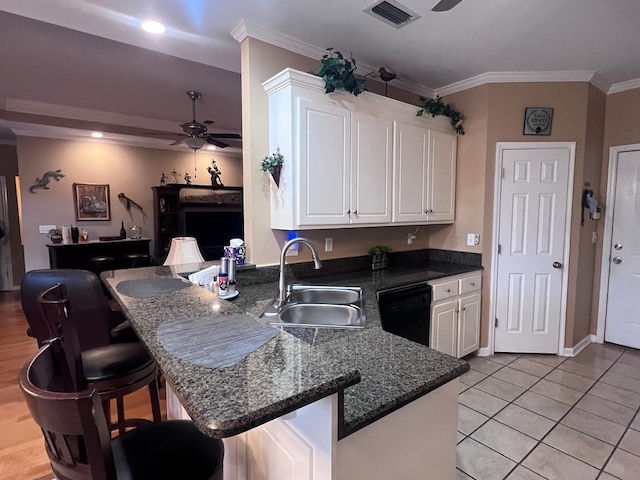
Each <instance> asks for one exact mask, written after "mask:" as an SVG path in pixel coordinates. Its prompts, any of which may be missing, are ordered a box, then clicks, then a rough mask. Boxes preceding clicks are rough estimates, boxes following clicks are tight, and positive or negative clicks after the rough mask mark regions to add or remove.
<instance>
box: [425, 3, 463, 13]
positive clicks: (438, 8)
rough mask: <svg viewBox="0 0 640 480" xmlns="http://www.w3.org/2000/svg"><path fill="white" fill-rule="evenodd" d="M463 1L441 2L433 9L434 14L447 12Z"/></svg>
mask: <svg viewBox="0 0 640 480" xmlns="http://www.w3.org/2000/svg"><path fill="white" fill-rule="evenodd" d="M461 1H462V0H440V1H439V2H438V3H437V4H436V6H435V7H433V8H432V9H431V11H432V12H446V11H448V10H451V9H452V8H453V7H455V6H456V5H458V4H459V3H460V2H461Z"/></svg>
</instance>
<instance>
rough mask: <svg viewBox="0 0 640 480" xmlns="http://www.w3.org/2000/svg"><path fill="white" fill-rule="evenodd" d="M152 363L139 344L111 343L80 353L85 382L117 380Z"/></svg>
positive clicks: (145, 350) (147, 353)
mask: <svg viewBox="0 0 640 480" xmlns="http://www.w3.org/2000/svg"><path fill="white" fill-rule="evenodd" d="M152 363H153V359H152V358H151V357H150V356H149V352H147V349H146V348H145V347H144V346H143V345H142V344H141V343H139V342H138V343H113V344H111V345H105V346H103V347H96V348H92V349H90V350H85V351H84V352H82V371H83V374H84V378H85V379H86V381H87V382H96V381H102V380H109V379H112V378H119V377H123V376H125V375H128V374H131V373H135V372H137V371H138V370H142V369H143V368H146V367H148V366H149V365H151V364H152Z"/></svg>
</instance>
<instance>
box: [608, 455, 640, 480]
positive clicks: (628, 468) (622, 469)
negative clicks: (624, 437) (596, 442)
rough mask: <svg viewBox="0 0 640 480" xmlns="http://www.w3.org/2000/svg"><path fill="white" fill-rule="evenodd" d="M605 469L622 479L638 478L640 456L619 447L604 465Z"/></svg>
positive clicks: (635, 479) (633, 479) (636, 479)
mask: <svg viewBox="0 0 640 480" xmlns="http://www.w3.org/2000/svg"><path fill="white" fill-rule="evenodd" d="M604 471H605V472H607V473H610V474H611V475H613V476H615V477H618V478H620V479H622V480H638V476H639V473H638V472H640V457H637V456H635V455H632V454H630V453H628V452H625V451H624V450H620V449H619V448H618V449H616V451H615V452H613V456H612V457H611V460H609V463H607V465H606V466H605V467H604Z"/></svg>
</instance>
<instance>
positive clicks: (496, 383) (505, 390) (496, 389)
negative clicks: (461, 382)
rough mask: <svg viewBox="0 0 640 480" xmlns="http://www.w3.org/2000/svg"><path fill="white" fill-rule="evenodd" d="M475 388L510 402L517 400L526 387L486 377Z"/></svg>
mask: <svg viewBox="0 0 640 480" xmlns="http://www.w3.org/2000/svg"><path fill="white" fill-rule="evenodd" d="M475 388H477V389H478V390H482V391H483V392H486V393H490V394H491V395H494V396H496V397H498V398H502V399H503V400H507V401H509V402H511V401H513V400H515V399H516V398H517V397H518V396H519V395H521V394H522V393H523V392H524V388H522V387H519V386H518V385H514V384H513V383H509V382H505V381H503V380H500V379H499V378H494V377H488V378H485V379H484V380H483V381H481V382H480V383H478V384H477V385H476V386H475Z"/></svg>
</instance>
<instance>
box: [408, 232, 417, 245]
mask: <svg viewBox="0 0 640 480" xmlns="http://www.w3.org/2000/svg"><path fill="white" fill-rule="evenodd" d="M415 239H416V235H415V234H413V233H407V245H411V244H412V243H413V241H414V240H415Z"/></svg>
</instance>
